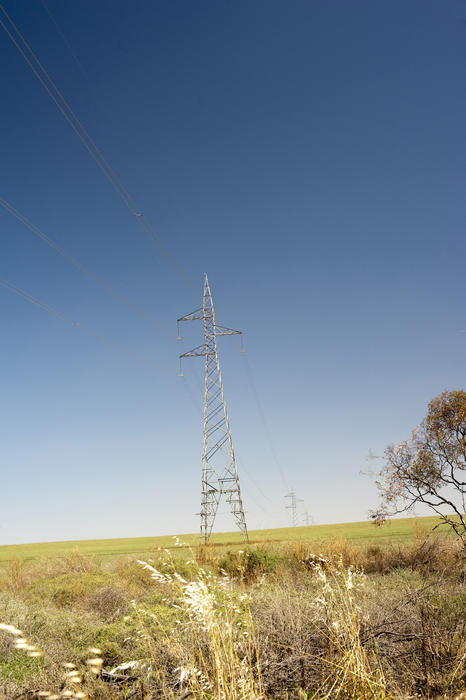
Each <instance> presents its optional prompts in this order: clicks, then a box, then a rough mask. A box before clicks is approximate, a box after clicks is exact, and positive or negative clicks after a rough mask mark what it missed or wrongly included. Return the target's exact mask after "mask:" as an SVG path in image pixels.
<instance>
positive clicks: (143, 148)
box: [0, 0, 466, 543]
mask: <svg viewBox="0 0 466 700" xmlns="http://www.w3.org/2000/svg"><path fill="white" fill-rule="evenodd" d="M46 3H47V4H46V5H44V4H43V3H42V2H41V0H4V8H5V10H6V11H7V13H8V14H9V15H10V17H11V19H12V20H13V21H14V22H15V24H16V25H17V27H18V29H19V31H20V32H21V33H22V34H23V36H24V38H25V39H26V40H27V41H28V43H29V44H30V45H31V47H32V48H33V50H34V51H35V52H36V54H37V56H38V58H39V59H40V61H41V62H42V63H43V65H44V67H45V68H46V69H47V71H48V72H49V73H50V75H51V77H52V78H53V80H54V81H55V82H56V84H57V86H58V88H59V89H60V90H61V91H62V93H63V95H64V96H65V97H66V99H67V100H68V101H69V103H70V105H71V106H72V108H73V110H74V111H75V112H76V114H77V115H78V116H79V118H80V120H81V121H82V122H83V124H84V125H85V126H86V128H87V129H88V131H89V134H90V135H91V136H92V138H93V139H94V141H95V142H96V144H97V145H98V147H99V149H100V150H101V151H102V152H103V153H104V154H105V157H106V158H107V160H108V161H109V163H110V164H111V166H112V167H113V168H114V169H115V171H116V172H117V173H118V174H119V176H120V178H121V181H122V182H123V183H124V185H125V187H126V188H127V189H128V190H129V192H130V193H131V194H132V196H133V197H134V199H135V201H136V202H137V206H138V208H139V209H140V210H141V211H142V212H143V213H144V215H145V216H146V217H147V218H148V219H149V220H150V221H151V222H152V223H153V225H154V227H155V229H156V231H157V233H158V235H159V236H160V237H161V239H162V240H163V241H164V243H165V244H166V245H167V246H168V248H169V249H170V251H171V253H172V255H173V256H174V258H175V259H176V261H177V263H178V264H179V265H180V267H181V268H182V269H183V271H184V274H185V275H186V277H187V278H189V280H190V282H189V283H188V285H184V284H183V282H182V280H181V279H180V277H179V276H178V275H177V274H175V272H174V271H173V269H172V267H170V265H168V264H167V262H166V260H165V259H164V257H163V256H162V255H161V254H160V251H159V250H158V249H157V248H156V246H154V245H153V244H152V243H151V242H150V241H149V240H148V238H147V237H145V236H144V233H143V232H142V230H141V228H140V227H139V226H138V222H137V221H136V219H135V217H134V216H132V215H131V214H130V212H129V211H128V210H127V209H126V208H125V207H124V206H123V204H122V202H121V201H120V200H119V198H118V197H117V196H116V194H115V192H114V191H113V189H112V188H111V187H110V185H109V183H108V181H107V180H106V179H105V177H104V176H103V174H102V172H101V171H100V170H99V168H98V167H97V166H96V164H95V163H94V162H93V160H92V158H91V157H90V156H89V154H88V153H87V151H86V150H85V149H84V147H83V146H82V144H81V143H80V141H79V139H78V138H77V136H76V135H75V134H74V133H73V131H72V129H71V128H70V126H69V125H68V124H67V123H66V121H65V120H64V118H63V117H62V115H61V114H60V113H59V111H58V109H57V107H56V106H55V105H54V104H53V102H52V101H51V99H50V98H49V96H48V95H47V93H46V92H45V90H44V88H43V87H42V86H41V84H40V83H39V81H38V80H37V78H36V77H35V76H34V75H33V73H32V71H31V70H30V68H29V67H28V65H27V64H26V62H25V61H24V59H23V58H22V56H21V55H20V54H19V52H18V51H17V49H16V48H15V47H14V45H13V44H12V42H11V40H10V39H9V37H8V36H7V34H6V33H5V32H4V30H3V29H1V28H0V66H1V81H2V89H1V110H0V125H1V146H0V197H1V198H2V199H3V200H5V201H7V202H9V203H10V204H11V205H12V206H14V207H15V208H16V209H18V210H19V211H20V212H21V213H22V214H23V215H25V216H26V217H27V218H28V219H30V220H31V222H33V223H34V224H35V225H36V226H38V227H39V228H40V229H41V230H42V231H43V232H44V233H45V234H47V235H48V236H50V237H52V238H53V239H54V240H55V241H56V242H57V243H58V244H59V245H60V246H63V247H64V248H65V249H66V250H67V251H68V252H69V253H70V254H72V255H73V256H75V258H77V259H78V260H79V262H80V263H82V264H83V265H85V266H86V267H87V268H89V270H91V271H92V272H93V273H95V274H97V275H98V276H99V277H100V278H102V279H103V280H104V281H105V282H106V283H107V284H109V285H110V286H111V287H112V288H113V289H114V290H116V291H117V292H119V293H121V294H122V295H124V296H125V298H127V299H128V300H130V301H131V302H132V303H134V304H135V305H137V306H138V307H139V308H141V309H143V310H144V311H145V312H146V313H147V314H149V315H150V316H151V317H153V318H154V319H155V321H156V322H157V325H156V324H155V323H153V322H152V321H146V320H144V319H143V318H141V317H140V316H138V315H137V314H135V313H134V312H132V311H131V310H130V309H129V308H128V307H126V306H125V305H124V304H120V303H118V301H117V300H116V299H115V298H113V297H112V296H111V295H109V294H107V293H106V292H105V291H104V290H103V289H102V288H100V287H99V286H98V285H97V284H96V283H95V282H94V281H93V280H92V279H90V278H89V277H86V276H85V275H83V274H82V273H81V272H79V271H78V270H77V269H75V268H74V267H73V266H72V265H71V264H70V263H69V262H68V261H67V260H65V259H64V258H63V257H60V255H58V254H57V252H56V251H55V250H52V249H51V248H50V247H48V246H47V245H46V244H45V243H44V241H42V240H40V239H39V238H38V237H37V236H34V234H33V233H31V231H29V230H28V229H27V228H26V227H25V226H24V225H23V224H22V223H20V222H19V221H18V220H17V219H15V218H14V217H13V216H12V215H11V214H10V213H8V212H7V211H5V210H4V209H3V208H0V277H2V278H5V279H7V280H8V281H9V282H11V283H13V284H14V285H16V286H17V287H20V288H22V289H24V290H26V291H27V292H28V293H29V294H32V295H33V296H34V297H36V298H38V299H40V300H41V301H43V302H45V303H47V304H49V305H51V306H52V307H53V308H54V309H56V310H57V311H59V312H60V313H62V314H64V315H66V316H67V317H70V318H71V319H73V320H75V321H77V322H79V323H81V324H84V325H85V326H86V327H88V328H90V329H92V330H93V331H96V332H97V333H100V334H103V335H104V336H105V337H106V338H108V339H110V340H112V341H114V342H116V343H120V344H122V345H124V346H125V347H128V348H131V350H132V351H134V353H136V355H138V356H143V358H145V359H147V360H149V363H147V362H144V361H143V359H140V358H139V357H135V356H132V355H125V354H123V353H122V352H120V351H119V350H118V348H116V347H114V346H112V345H109V344H106V343H104V342H100V341H99V340H98V339H97V338H95V337H93V336H91V335H88V334H86V333H83V332H81V331H80V330H79V328H77V327H73V326H72V325H68V324H67V323H65V322H64V321H63V320H60V319H59V318H57V317H55V316H53V315H51V314H48V313H46V312H44V311H43V310H41V309H39V308H38V307H36V306H34V305H31V304H29V303H28V302H27V301H25V300H24V299H22V298H20V297H18V296H16V295H14V294H12V293H11V292H10V291H7V290H6V289H5V288H4V287H1V286H0V315H1V319H2V329H3V332H2V343H1V345H0V360H1V367H2V381H1V392H0V411H1V416H0V418H1V469H2V479H1V492H2V498H1V502H2V505H1V509H0V543H14V542H23V541H38V540H58V539H73V538H97V537H125V536H138V535H151V534H153V535H156V534H165V533H183V532H193V531H196V530H197V529H198V525H199V522H198V521H199V518H198V516H197V515H196V513H198V512H199V500H200V455H201V438H202V425H201V419H200V411H201V405H202V392H203V390H202V371H203V368H202V360H200V359H199V360H197V359H192V360H189V361H186V362H185V365H184V369H185V375H186V378H185V380H182V379H180V378H179V377H178V376H177V373H178V364H177V357H178V354H179V353H180V352H182V351H183V349H184V348H190V347H194V346H196V345H198V344H199V343H200V342H201V327H200V326H199V325H197V324H195V323H192V324H185V326H188V327H185V328H183V332H184V334H185V339H184V340H185V345H183V346H180V344H179V343H177V342H176V340H175V338H176V318H177V317H179V316H181V315H183V314H186V313H188V312H190V311H192V310H193V309H194V308H196V307H197V306H199V305H200V302H201V293H202V282H203V279H202V277H203V273H204V272H207V273H208V275H209V280H210V283H211V287H212V291H213V295H214V302H215V305H216V312H217V318H218V321H219V323H221V324H223V325H226V326H230V327H233V328H238V329H242V330H243V331H244V333H245V345H246V350H247V357H248V361H249V363H250V367H251V372H252V376H253V381H254V384H255V387H256V391H257V395H258V397H259V400H260V403H261V406H262V411H263V415H264V417H265V422H266V426H267V429H268V431H269V434H270V436H271V440H268V439H267V429H266V427H265V426H264V424H263V421H262V420H261V415H260V411H259V410H258V406H257V403H256V401H255V398H254V392H253V391H252V388H251V384H250V381H249V378H248V373H247V368H246V366H245V361H244V359H243V357H242V356H241V354H240V353H239V342H238V339H237V338H236V337H230V338H222V339H221V340H220V341H219V345H220V353H221V356H220V360H221V363H222V369H223V378H224V386H225V394H226V398H227V403H228V408H229V413H230V420H231V428H232V436H233V441H234V444H235V448H236V451H237V455H238V467H239V473H240V479H241V483H242V488H243V494H244V501H245V505H246V510H247V516H246V517H247V521H248V525H249V527H250V528H256V527H274V526H276V527H280V526H284V525H287V524H288V523H289V520H290V512H289V511H286V510H285V503H286V501H285V498H284V495H285V493H287V489H289V488H290V487H294V488H295V489H296V492H297V495H298V496H299V497H300V498H302V499H303V501H304V503H303V504H300V506H301V509H300V514H302V513H303V512H304V511H305V510H307V511H308V512H309V513H310V514H312V516H313V517H314V519H315V521H316V522H317V523H326V522H338V521H340V522H342V521H350V520H362V519H365V517H366V514H367V510H368V509H369V508H370V507H372V506H373V505H375V503H376V495H375V490H374V488H373V486H372V484H371V482H370V480H369V479H367V478H364V477H361V476H359V471H360V470H361V469H366V468H367V466H368V465H367V462H366V455H367V453H368V450H369V449H372V450H373V452H374V453H375V454H381V452H382V451H383V449H384V447H385V445H386V444H388V443H390V442H393V441H398V440H401V439H403V438H405V437H408V436H409V433H410V431H411V429H412V428H413V427H414V426H415V425H416V424H417V423H418V422H419V421H420V420H421V419H422V417H423V415H424V414H425V410H426V404H427V402H428V401H429V400H430V399H431V398H432V397H433V396H435V395H437V394H438V393H440V392H441V391H443V390H445V389H459V388H465V386H464V376H465V360H466V311H465V305H464V300H465V294H464V292H465V253H466V240H465V235H464V222H465V219H466V216H465V214H466V198H465V184H466V182H465V180H466V177H465V176H466V165H465V145H466V137H465V122H466V93H465V71H464V68H465V65H466V3H465V2H462V1H457V0H454V1H449V0H442V1H441V2H440V1H436V2H431V1H429V0H410V2H406V0H386V1H382V0H380V2H373V0H365V1H362V0H361V1H359V0H352V2H347V0H339V1H336V0H335V1H334V0H329V1H328V2H327V1H325V2H324V1H323V0H319V1H317V0H306V1H302V2H301V1H297V0H286V2H285V1H284V0H283V1H280V2H278V1H276V0H264V1H262V0H254V1H252V2H251V0H235V2H224V1H222V0H203V1H202V2H188V1H187V0H184V1H183V2H180V1H177V0H153V1H149V0H145V1H141V0H132V1H131V2H123V1H122V0H98V2H96V1H95V0H75V1H74V2H62V1H60V0H46ZM1 17H2V18H3V19H4V16H3V15H1ZM150 363H153V365H151V364H150ZM273 452H275V455H276V459H275V458H274V455H273ZM221 510H222V513H226V508H225V506H222V508H221ZM300 517H301V515H300ZM218 527H219V528H222V529H232V527H233V525H232V521H231V520H230V519H229V518H227V517H226V515H221V517H220V519H219V522H218Z"/></svg>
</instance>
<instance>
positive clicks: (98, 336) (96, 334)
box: [0, 277, 159, 367]
mask: <svg viewBox="0 0 466 700" xmlns="http://www.w3.org/2000/svg"><path fill="white" fill-rule="evenodd" d="M0 284H1V285H2V286H3V287H5V288H6V289H8V290H9V291H10V292H13V294H16V295H17V296H19V297H22V298H23V299H25V300H26V301H28V302H29V303H30V304H33V305H34V306H37V307H38V308H39V309H42V311H46V312H47V313H49V314H51V315H52V316H55V317H56V318H58V319H60V321H64V322H65V323H67V324H68V325H70V326H73V328H76V329H77V330H79V331H81V332H82V333H85V334H86V335H89V336H91V337H93V338H96V339H97V340H99V341H100V342H102V343H105V344H106V345H110V346H111V347H113V348H114V349H115V350H118V351H119V352H122V353H123V354H124V355H127V356H129V357H132V358H133V359H137V360H139V361H140V362H143V363H144V364H146V365H150V366H151V367H159V365H156V364H155V362H152V361H151V360H148V359H147V358H146V357H144V356H142V355H140V354H139V353H137V352H134V351H133V350H131V349H129V348H127V347H126V346H125V345H122V344H121V343H118V342H117V341H115V340H110V338H107V337H106V336H105V335H103V334H102V333H99V332H97V331H94V330H92V329H91V328H88V327H87V326H85V325H84V324H82V323H80V322H79V321H75V320H74V319H72V318H70V317H69V316H66V315H65V314H63V313H61V311H57V309H55V308H54V307H53V306H50V305H49V304H47V303H46V302H45V301H42V300H41V299H38V298H37V297H34V296H33V295H32V294H29V292H26V291H25V290H24V289H21V287H17V286H16V285H14V284H13V283H12V282H9V281H8V280H7V279H5V278H4V277H0Z"/></svg>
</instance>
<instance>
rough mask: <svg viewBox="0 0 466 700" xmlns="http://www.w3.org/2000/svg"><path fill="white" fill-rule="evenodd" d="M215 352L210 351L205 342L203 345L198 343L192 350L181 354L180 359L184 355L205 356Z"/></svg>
mask: <svg viewBox="0 0 466 700" xmlns="http://www.w3.org/2000/svg"><path fill="white" fill-rule="evenodd" d="M214 354H215V353H214V352H209V351H208V350H207V348H206V346H205V344H204V343H203V344H202V345H198V346H197V348H193V349H192V350H188V352H184V353H183V354H182V355H180V359H181V358H182V357H205V356H206V355H214Z"/></svg>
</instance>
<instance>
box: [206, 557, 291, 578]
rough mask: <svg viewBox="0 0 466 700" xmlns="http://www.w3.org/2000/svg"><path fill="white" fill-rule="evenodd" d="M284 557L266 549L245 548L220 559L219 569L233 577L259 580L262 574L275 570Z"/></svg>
mask: <svg viewBox="0 0 466 700" xmlns="http://www.w3.org/2000/svg"><path fill="white" fill-rule="evenodd" d="M281 561H283V557H282V556H281V555H279V554H277V553H275V552H270V551H268V550H266V549H261V548H257V549H251V548H248V549H245V550H241V549H240V550H237V551H231V550H229V551H228V552H227V553H226V555H225V556H224V557H223V558H221V559H219V560H218V564H217V566H218V568H219V570H222V571H225V573H227V574H228V576H230V577H231V578H239V579H241V580H243V581H245V582H248V583H249V582H251V581H255V580H257V579H258V578H259V577H260V576H261V575H262V574H266V573H270V572H271V571H274V570H275V569H276V567H277V564H278V563H279V562H281Z"/></svg>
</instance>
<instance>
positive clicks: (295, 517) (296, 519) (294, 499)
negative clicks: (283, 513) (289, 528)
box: [285, 489, 303, 527]
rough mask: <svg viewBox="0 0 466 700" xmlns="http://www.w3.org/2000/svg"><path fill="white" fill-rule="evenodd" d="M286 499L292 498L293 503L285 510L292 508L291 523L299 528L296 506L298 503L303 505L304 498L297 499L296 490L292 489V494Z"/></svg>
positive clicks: (287, 495) (288, 494)
mask: <svg viewBox="0 0 466 700" xmlns="http://www.w3.org/2000/svg"><path fill="white" fill-rule="evenodd" d="M285 498H290V499H291V502H290V505H289V506H285V508H291V521H292V523H293V527H297V525H298V514H297V512H296V505H297V504H298V503H303V499H302V498H296V492H295V490H294V489H291V491H290V493H287V494H286V496H285Z"/></svg>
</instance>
